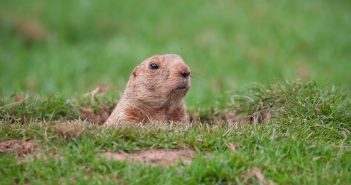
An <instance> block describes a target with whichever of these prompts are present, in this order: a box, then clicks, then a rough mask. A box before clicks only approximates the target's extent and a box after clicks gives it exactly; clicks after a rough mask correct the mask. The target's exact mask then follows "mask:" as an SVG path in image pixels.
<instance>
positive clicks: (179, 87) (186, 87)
mask: <svg viewBox="0 0 351 185" xmlns="http://www.w3.org/2000/svg"><path fill="white" fill-rule="evenodd" d="M187 89H189V84H184V85H179V86H177V87H176V88H175V89H174V90H176V91H177V90H179V91H182V90H187Z"/></svg>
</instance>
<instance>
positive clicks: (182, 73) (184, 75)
mask: <svg viewBox="0 0 351 185" xmlns="http://www.w3.org/2000/svg"><path fill="white" fill-rule="evenodd" d="M180 74H181V75H182V76H183V77H184V78H188V77H189V76H190V71H181V72H180Z"/></svg>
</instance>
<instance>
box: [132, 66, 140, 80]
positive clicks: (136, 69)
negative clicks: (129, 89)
mask: <svg viewBox="0 0 351 185" xmlns="http://www.w3.org/2000/svg"><path fill="white" fill-rule="evenodd" d="M138 74H139V66H136V67H135V68H134V69H133V72H132V75H133V77H136V76H138Z"/></svg>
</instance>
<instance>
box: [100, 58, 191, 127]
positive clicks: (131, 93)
mask: <svg viewBox="0 0 351 185" xmlns="http://www.w3.org/2000/svg"><path fill="white" fill-rule="evenodd" d="M190 83H191V76H190V68H189V66H188V65H187V64H186V63H185V62H184V60H183V59H182V57H180V56H179V55H176V54H165V55H155V56H152V57H150V58H147V59H146V60H144V61H143V62H142V63H141V64H140V65H138V66H137V67H135V68H134V70H133V72H132V73H131V75H130V77H129V81H128V83H127V85H126V88H125V90H124V92H123V95H122V97H121V99H120V100H119V102H118V104H117V106H116V108H115V109H114V110H113V112H112V114H111V115H110V116H109V118H108V119H107V121H106V122H105V125H118V124H123V123H149V122H186V120H187V115H186V108H185V104H184V100H183V98H184V96H185V95H186V94H187V92H188V90H189V88H190Z"/></svg>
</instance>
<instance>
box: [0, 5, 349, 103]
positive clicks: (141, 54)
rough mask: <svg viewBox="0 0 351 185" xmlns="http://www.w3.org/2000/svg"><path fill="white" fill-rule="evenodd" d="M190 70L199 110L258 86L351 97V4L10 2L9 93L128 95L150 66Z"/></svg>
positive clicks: (5, 35)
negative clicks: (181, 62) (292, 84)
mask: <svg viewBox="0 0 351 185" xmlns="http://www.w3.org/2000/svg"><path fill="white" fill-rule="evenodd" d="M163 53H177V54H180V55H182V56H183V58H184V59H185V60H186V61H187V63H188V64H189V65H190V67H191V68H192V70H193V71H194V73H193V85H192V88H191V90H190V92H189V95H188V96H187V102H188V104H189V106H192V107H195V106H198V105H207V104H211V103H213V102H215V101H216V99H217V98H218V97H221V96H224V97H226V96H229V95H230V93H231V92H232V91H233V90H237V89H239V88H242V87H244V86H247V85H250V84H252V83H263V84H267V83H271V82H273V81H277V80H278V81H279V80H293V79H301V80H316V81H319V82H330V83H332V84H336V85H337V86H340V87H344V88H345V89H347V90H351V75H350V74H349V72H350V70H351V61H350V60H351V1H349V0H345V1H342V0H339V1H330V0H308V1H306V0H269V1H268V0H256V1H247V0H236V1H230V0H221V1H203V0H192V1H170V0H168V1H165V0H148V1H136V0H129V1H117V0H106V1H101V0H90V1H88V0H79V1H72V0H60V1H57V0H31V1H28V0H11V1H4V0H2V1H1V2H0V84H1V86H0V88H1V93H2V95H5V96H7V95H11V94H13V93H16V92H31V93H35V94H42V95H49V94H60V95H61V94H62V95H65V96H72V95H82V94H84V93H86V92H89V91H91V90H92V89H94V87H96V86H98V85H107V86H113V87H114V88H113V89H114V90H115V92H117V93H115V94H119V93H121V91H122V90H123V88H124V85H125V83H126V81H127V79H128V77H129V73H130V71H131V70H132V68H133V67H134V66H135V65H137V64H138V63H140V62H141V61H142V60H143V59H145V58H147V57H149V56H151V55H154V54H163Z"/></svg>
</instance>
